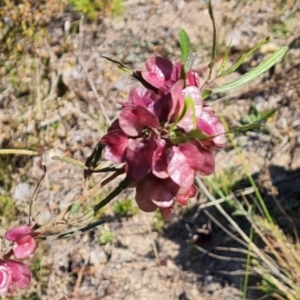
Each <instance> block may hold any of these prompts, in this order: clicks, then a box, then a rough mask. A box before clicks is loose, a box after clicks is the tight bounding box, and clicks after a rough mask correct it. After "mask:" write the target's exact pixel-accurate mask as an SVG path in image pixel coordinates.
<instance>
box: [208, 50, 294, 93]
mask: <svg viewBox="0 0 300 300" xmlns="http://www.w3.org/2000/svg"><path fill="white" fill-rule="evenodd" d="M288 49H289V48H288V47H282V48H280V49H278V50H277V51H276V52H275V53H273V54H272V55H271V56H270V57H269V58H267V59H266V60H265V61H263V62H262V63H261V64H260V65H258V66H257V67H255V68H254V69H252V70H251V71H249V72H248V73H246V74H245V75H243V76H241V77H240V78H239V79H237V80H234V81H232V82H229V83H227V84H225V85H223V86H220V87H217V88H214V89H212V92H213V93H220V92H225V91H228V90H231V89H235V88H237V87H238V86H240V85H242V84H245V83H247V82H249V81H251V80H253V79H254V78H256V77H258V76H259V75H261V74H262V73H264V72H266V71H267V70H269V69H270V68H271V67H272V66H274V65H275V64H276V62H277V61H278V60H279V59H281V58H282V57H283V56H284V55H285V53H286V52H287V51H288Z"/></svg>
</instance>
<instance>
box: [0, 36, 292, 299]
mask: <svg viewBox="0 0 300 300" xmlns="http://www.w3.org/2000/svg"><path fill="white" fill-rule="evenodd" d="M179 39H180V45H181V52H182V56H181V62H177V63H176V64H173V63H172V62H171V61H170V60H168V59H166V58H163V57H151V58H149V59H148V60H147V61H146V68H145V69H146V70H145V71H131V70H130V69H128V68H127V67H126V66H124V65H123V64H122V63H119V62H117V61H114V60H112V59H109V60H111V61H113V62H115V63H117V65H118V67H119V68H120V69H122V70H123V71H125V72H127V73H128V74H129V75H130V76H132V77H133V78H135V79H137V80H138V81H139V82H140V85H138V86H135V87H133V88H132V89H131V90H130V93H129V97H128V101H127V102H122V103H121V104H122V109H121V111H120V114H119V116H118V118H117V119H116V120H115V121H114V122H113V123H112V124H111V125H110V126H109V128H108V129H107V132H106V134H104V135H103V136H102V138H101V139H100V142H99V143H98V145H97V146H96V147H95V149H94V151H93V152H92V154H91V156H90V157H88V158H87V160H86V162H85V164H83V163H81V162H78V161H74V160H72V159H70V158H68V159H65V161H67V162H70V163H73V164H74V165H76V166H79V167H81V168H83V169H84V177H85V179H88V178H89V176H90V175H91V174H92V173H93V172H110V173H111V174H110V175H109V176H107V177H105V179H104V180H103V181H102V182H101V183H100V184H98V185H97V186H96V187H93V188H91V189H90V190H89V191H87V193H86V194H85V195H81V196H79V197H78V198H77V199H76V202H75V203H74V204H76V205H80V204H82V203H84V202H85V201H86V200H87V199H88V198H89V197H91V195H93V194H94V193H95V190H97V189H98V190H99V189H101V188H102V187H104V186H105V185H106V184H107V183H109V182H111V181H112V180H113V179H115V178H116V177H118V176H119V175H122V174H124V173H125V175H126V176H125V179H124V180H123V181H121V183H120V184H119V185H118V186H117V187H116V188H115V189H114V190H113V191H112V192H111V193H110V194H109V195H108V196H106V198H105V199H104V200H102V201H101V202H100V203H98V204H97V205H95V206H94V207H93V211H92V212H93V213H96V212H97V211H98V210H99V209H100V208H102V207H103V206H104V205H106V204H107V203H108V202H109V201H111V200H112V199H113V198H114V197H116V196H117V195H118V194H119V193H120V192H122V190H124V189H126V188H127V187H132V188H135V191H136V196H135V199H136V202H137V204H138V206H139V208H140V209H141V210H143V211H145V212H152V211H154V210H156V209H159V210H160V212H161V214H162V215H163V217H164V218H165V219H168V218H169V217H170V215H171V213H172V211H173V209H174V204H175V203H176V202H177V203H179V204H180V205H186V204H187V202H188V199H189V198H191V197H194V196H195V195H196V192H197V189H196V186H195V185H194V180H195V176H196V174H200V175H203V176H206V175H210V174H211V173H212V172H214V169H215V159H214V151H215V149H217V148H221V147H222V146H223V144H224V137H225V134H226V132H225V129H224V127H223V125H222V123H221V121H220V119H219V118H218V117H217V115H216V114H215V112H214V110H213V109H212V108H211V107H210V106H209V105H208V104H207V103H205V102H204V99H205V97H207V96H208V95H209V94H211V93H218V92H222V91H227V90H229V89H232V88H234V87H237V86H239V85H241V84H243V83H245V82H247V81H249V80H251V79H253V78H255V77H256V76H258V75H260V74H261V73H262V72H264V71H266V70H268V69H269V68H270V67H271V66H272V65H274V64H275V62H276V61H277V60H278V59H280V58H281V57H282V56H283V55H284V54H285V53H286V51H287V47H283V48H280V49H279V50H277V51H276V52H275V53H274V54H273V56H271V57H270V58H268V59H267V60H266V61H265V62H263V63H262V64H261V65H260V66H258V67H256V69H253V70H251V71H250V72H248V73H247V74H245V75H243V76H242V77H241V78H239V79H237V80H236V81H234V82H231V83H228V84H226V85H224V86H222V87H217V88H213V89H204V88H203V86H205V85H203V84H202V85H201V84H200V83H201V82H200V79H199V76H198V74H197V73H196V72H194V71H191V70H188V66H187V65H188V63H187V62H188V56H189V52H190V50H189V44H188V37H187V35H186V33H185V32H184V31H183V30H180V31H179ZM267 41H268V39H265V40H263V41H262V42H260V43H259V44H258V46H261V45H262V44H264V43H266V42H267ZM258 46H255V47H254V48H253V49H251V50H250V51H249V53H248V54H247V53H246V54H245V55H244V56H243V59H244V58H245V57H247V55H250V54H251V53H253V51H254V50H255V49H258ZM213 53H215V51H213ZM243 59H239V60H238V61H237V62H236V63H235V64H234V65H233V66H231V67H230V68H229V69H227V70H225V66H226V61H227V56H226V55H225V57H224V61H223V63H222V65H221V66H222V69H221V70H220V72H219V76H224V75H227V74H229V73H230V72H232V71H234V70H235V69H236V68H237V67H238V66H239V65H240V64H241V63H242V62H243ZM213 60H214V58H212V62H213ZM212 65H213V63H212V64H211V66H210V67H211V68H212ZM206 85H208V86H209V84H207V82H206ZM238 129H239V130H248V129H251V126H245V128H238ZM235 130H237V129H235ZM24 152H25V153H26V154H28V153H31V152H30V151H26V150H25V151H24ZM102 152H103V153H102ZM0 153H1V151H0ZM2 153H3V152H2ZM12 153H20V152H16V151H14V149H13V150H12ZM102 158H104V159H106V160H108V161H110V162H112V163H113V164H117V165H118V166H117V167H106V168H105V167H103V165H102V164H101V160H102ZM58 159H60V160H64V159H63V158H61V157H59V158H58ZM44 171H45V172H46V169H44ZM42 179H43V178H42ZM42 179H41V180H42ZM39 184H40V182H39ZM39 184H38V186H37V189H38V187H39ZM95 188H97V189H95ZM37 189H36V190H37ZM34 195H36V192H35V193H34ZM33 198H34V196H33ZM76 205H74V207H75V209H76V207H77V206H76ZM72 209H73V203H72V204H70V205H69V206H68V207H67V208H66V209H65V210H64V211H62V212H61V213H60V214H58V215H56V216H55V217H54V218H53V220H51V221H49V222H48V223H46V224H42V225H37V224H35V225H32V226H28V225H26V226H20V227H15V228H12V229H9V230H8V231H7V232H6V233H5V234H4V239H6V240H7V241H8V242H12V243H11V244H10V248H9V249H5V250H6V253H4V254H2V253H0V255H1V256H0V295H4V294H7V293H8V294H12V293H13V292H15V291H16V290H17V289H26V288H28V287H29V286H30V282H31V277H32V274H31V270H30V268H29V267H28V266H27V265H26V264H25V263H23V262H21V261H20V260H25V259H27V258H29V257H30V256H31V255H32V254H34V252H35V250H36V247H37V242H36V239H37V238H41V237H43V238H45V237H47V235H48V236H49V235H50V234H49V233H48V234H47V232H49V231H47V230H48V229H49V228H51V227H53V226H55V225H56V224H67V225H68V224H69V223H68V217H69V215H73V214H72V213H70V214H68V213H69V212H72ZM30 211H31V210H30ZM30 219H34V218H32V216H31V218H30ZM103 222H104V220H97V221H96V222H94V223H91V224H88V225H86V226H84V227H82V228H79V229H78V228H75V230H74V231H78V230H79V231H80V230H81V231H85V230H89V229H91V228H92V227H95V226H98V225H100V224H102V223H103ZM72 224H75V222H73V223H72ZM71 232H72V231H68V232H67V233H61V234H59V235H58V236H57V237H59V238H62V237H64V236H66V235H69V234H70V233H71ZM0 238H2V237H0ZM1 250H2V249H1ZM12 255H14V257H15V259H11V258H10V257H11V256H12Z"/></svg>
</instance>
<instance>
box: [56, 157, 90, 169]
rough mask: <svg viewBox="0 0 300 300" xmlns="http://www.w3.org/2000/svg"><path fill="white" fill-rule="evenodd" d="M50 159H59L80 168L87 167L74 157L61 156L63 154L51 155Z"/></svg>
mask: <svg viewBox="0 0 300 300" xmlns="http://www.w3.org/2000/svg"><path fill="white" fill-rule="evenodd" d="M52 159H54V160H60V161H63V162H66V163H69V164H72V165H73V166H76V167H79V168H81V169H87V166H85V165H84V164H83V163H82V162H80V161H78V160H76V159H73V158H70V157H63V156H58V155H55V156H53V157H52Z"/></svg>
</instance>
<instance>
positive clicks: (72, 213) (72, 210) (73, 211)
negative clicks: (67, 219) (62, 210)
mask: <svg viewBox="0 0 300 300" xmlns="http://www.w3.org/2000/svg"><path fill="white" fill-rule="evenodd" d="M78 209H79V203H78V202H74V203H73V205H72V207H71V210H70V214H71V216H73V215H75V214H76V213H77V212H78Z"/></svg>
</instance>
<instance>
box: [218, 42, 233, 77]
mask: <svg viewBox="0 0 300 300" xmlns="http://www.w3.org/2000/svg"><path fill="white" fill-rule="evenodd" d="M230 49H231V43H230V44H229V45H228V47H227V48H226V52H225V54H224V57H223V59H222V63H221V66H220V70H219V76H222V75H220V74H222V72H223V71H224V70H225V68H226V65H227V62H228V57H229V52H230Z"/></svg>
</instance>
